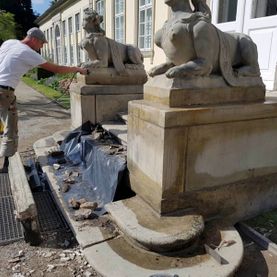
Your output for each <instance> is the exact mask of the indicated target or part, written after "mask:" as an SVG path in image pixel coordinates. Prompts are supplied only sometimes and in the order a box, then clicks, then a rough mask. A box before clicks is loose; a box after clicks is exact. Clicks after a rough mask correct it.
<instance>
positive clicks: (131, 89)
mask: <svg viewBox="0 0 277 277" xmlns="http://www.w3.org/2000/svg"><path fill="white" fill-rule="evenodd" d="M142 97H143V86H142V85H135V86H131V85H130V86H128V85H126V86H115V85H82V84H81V83H79V82H78V83H74V84H72V85H71V86H70V101H71V122H72V127H73V128H77V127H79V126H81V125H82V124H83V123H85V122H86V121H90V122H91V123H93V124H95V123H99V122H104V121H110V120H115V119H116V118H117V113H119V112H125V111H127V110H128V102H129V101H130V100H137V99H142Z"/></svg>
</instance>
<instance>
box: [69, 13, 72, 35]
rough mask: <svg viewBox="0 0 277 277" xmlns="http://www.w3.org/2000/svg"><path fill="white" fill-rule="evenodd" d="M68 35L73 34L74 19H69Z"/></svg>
mask: <svg viewBox="0 0 277 277" xmlns="http://www.w3.org/2000/svg"><path fill="white" fill-rule="evenodd" d="M68 33H69V34H72V17H69V18H68Z"/></svg>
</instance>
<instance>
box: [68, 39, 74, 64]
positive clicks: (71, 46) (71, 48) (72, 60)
mask: <svg viewBox="0 0 277 277" xmlns="http://www.w3.org/2000/svg"><path fill="white" fill-rule="evenodd" d="M69 54H70V64H74V51H73V45H72V44H70V53H69Z"/></svg>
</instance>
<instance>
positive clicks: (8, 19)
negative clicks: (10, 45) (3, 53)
mask: <svg viewBox="0 0 277 277" xmlns="http://www.w3.org/2000/svg"><path fill="white" fill-rule="evenodd" d="M15 27H16V23H15V21H14V16H13V14H11V13H8V12H5V11H1V10H0V44H2V43H3V41H5V40H7V39H10V38H15Z"/></svg>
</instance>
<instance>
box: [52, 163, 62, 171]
mask: <svg viewBox="0 0 277 277" xmlns="http://www.w3.org/2000/svg"><path fill="white" fill-rule="evenodd" d="M53 167H54V169H55V170H58V169H60V168H61V165H60V164H53Z"/></svg>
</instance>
